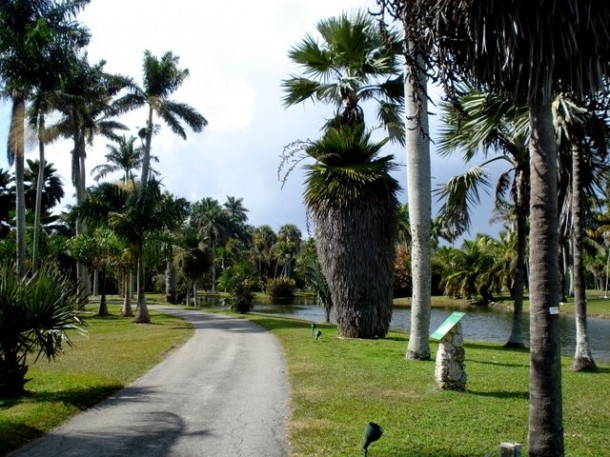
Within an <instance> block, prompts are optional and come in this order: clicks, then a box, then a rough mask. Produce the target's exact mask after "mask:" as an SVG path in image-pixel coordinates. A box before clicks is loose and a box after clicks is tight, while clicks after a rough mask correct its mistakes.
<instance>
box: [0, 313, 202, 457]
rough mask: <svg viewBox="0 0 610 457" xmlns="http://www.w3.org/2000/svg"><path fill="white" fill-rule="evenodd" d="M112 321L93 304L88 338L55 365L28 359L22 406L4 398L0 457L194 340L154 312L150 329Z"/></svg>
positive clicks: (0, 410) (183, 325)
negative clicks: (96, 313)
mask: <svg viewBox="0 0 610 457" xmlns="http://www.w3.org/2000/svg"><path fill="white" fill-rule="evenodd" d="M109 308H110V312H111V313H112V315H111V316H108V317H103V318H102V317H97V316H94V315H93V313H94V312H96V311H97V305H89V306H88V307H87V313H86V314H85V320H86V321H87V323H88V335H87V336H80V335H73V336H72V340H73V343H74V347H73V348H66V350H65V354H64V355H62V356H60V357H59V358H58V359H57V361H55V362H51V363H49V362H47V361H46V359H44V360H43V359H41V360H38V361H37V362H36V363H34V357H32V358H31V360H30V370H29V372H28V378H32V381H30V382H29V383H28V384H26V388H27V389H28V391H29V392H30V395H29V396H27V397H25V398H22V399H20V400H18V401H13V400H2V399H0V437H2V439H0V455H4V454H5V453H7V452H8V451H9V450H11V449H16V448H17V447H19V446H21V445H23V444H24V443H26V442H28V441H30V440H32V439H34V438H37V437H39V436H41V435H43V434H45V433H46V432H48V431H49V430H50V429H51V428H53V427H55V426H57V425H59V424H61V423H62V422H64V421H66V420H67V419H68V418H69V417H71V416H73V415H74V414H76V413H78V412H79V411H81V410H82V409H85V408H87V407H88V406H91V405H92V404H94V403H95V402H97V401H99V400H101V399H102V398H104V397H106V396H108V395H110V394H111V393H113V392H115V391H116V390H118V389H120V388H122V387H123V386H125V385H126V384H127V383H129V382H131V381H133V380H135V379H136V378H138V377H139V376H141V375H142V374H144V373H145V372H146V371H147V370H149V369H150V368H151V367H153V366H154V365H156V364H157V363H159V362H160V361H161V360H162V359H163V357H164V356H165V355H166V353H167V352H168V351H170V350H171V349H172V348H175V347H178V346H180V345H181V344H183V343H184V342H185V341H186V340H187V339H188V337H189V336H190V335H191V332H192V330H191V328H190V326H189V325H188V324H187V323H185V322H183V321H181V320H179V319H177V318H174V317H171V316H167V315H162V314H159V313H157V312H155V311H151V312H150V313H151V317H152V321H153V324H152V325H136V324H133V323H132V322H131V319H121V318H119V317H118V315H119V307H118V306H115V305H110V307H109Z"/></svg>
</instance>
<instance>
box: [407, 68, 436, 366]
mask: <svg viewBox="0 0 610 457" xmlns="http://www.w3.org/2000/svg"><path fill="white" fill-rule="evenodd" d="M418 64H419V65H421V68H423V62H422V59H421V58H420V59H418ZM405 70H406V72H405V75H406V76H405V114H406V121H405V122H406V143H407V146H406V149H407V192H408V194H409V222H410V225H411V274H412V277H413V295H412V299H411V334H410V336H409V345H408V347H407V354H406V357H407V359H409V360H428V359H430V344H429V342H428V337H429V333H430V295H431V281H432V278H431V268H430V220H431V209H430V207H431V202H430V196H431V194H432V189H431V183H430V179H431V178H430V138H429V136H428V134H429V130H428V106H427V103H428V99H427V94H426V83H427V81H426V73H425V72H424V71H423V70H421V69H418V68H416V69H414V70H413V71H414V72H415V74H410V72H411V70H412V69H411V68H409V66H406V68H405Z"/></svg>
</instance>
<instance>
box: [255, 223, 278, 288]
mask: <svg viewBox="0 0 610 457" xmlns="http://www.w3.org/2000/svg"><path fill="white" fill-rule="evenodd" d="M252 238H253V240H252V244H253V247H254V252H255V255H256V259H257V265H258V274H259V276H260V277H261V279H262V281H263V286H264V283H265V282H266V280H267V278H269V276H270V275H271V260H272V257H273V252H272V251H273V247H274V246H275V244H276V243H277V235H276V234H275V232H274V231H273V229H272V228H271V227H270V226H269V225H261V226H259V227H256V228H255V229H254V232H253V234H252Z"/></svg>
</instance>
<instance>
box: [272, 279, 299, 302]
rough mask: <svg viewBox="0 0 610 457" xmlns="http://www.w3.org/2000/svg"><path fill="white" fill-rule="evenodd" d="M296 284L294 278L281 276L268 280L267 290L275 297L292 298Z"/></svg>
mask: <svg viewBox="0 0 610 457" xmlns="http://www.w3.org/2000/svg"><path fill="white" fill-rule="evenodd" d="M294 286H295V282H294V279H290V278H284V277H280V278H274V279H270V280H268V281H267V288H266V290H267V294H269V295H270V296H272V297H274V298H292V297H294Z"/></svg>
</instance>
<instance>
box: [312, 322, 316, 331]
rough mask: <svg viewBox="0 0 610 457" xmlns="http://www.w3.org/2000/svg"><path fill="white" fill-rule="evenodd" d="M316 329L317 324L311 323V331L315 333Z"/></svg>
mask: <svg viewBox="0 0 610 457" xmlns="http://www.w3.org/2000/svg"><path fill="white" fill-rule="evenodd" d="M315 331H316V324H314V323H313V322H312V323H311V332H312V333H314V332H315Z"/></svg>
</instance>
